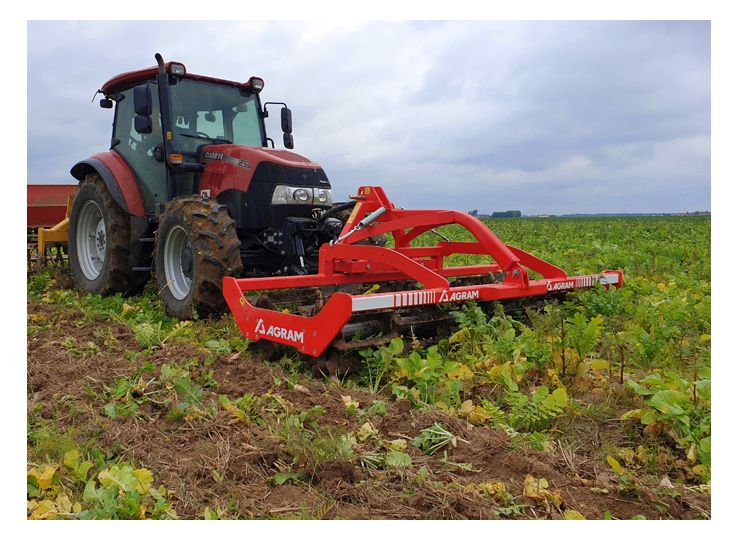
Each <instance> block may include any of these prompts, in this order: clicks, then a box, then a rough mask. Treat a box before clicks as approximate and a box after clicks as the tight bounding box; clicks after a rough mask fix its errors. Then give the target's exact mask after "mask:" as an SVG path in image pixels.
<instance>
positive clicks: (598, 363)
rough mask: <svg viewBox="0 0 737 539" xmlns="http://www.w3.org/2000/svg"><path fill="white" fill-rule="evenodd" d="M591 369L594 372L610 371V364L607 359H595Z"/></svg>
mask: <svg viewBox="0 0 737 539" xmlns="http://www.w3.org/2000/svg"><path fill="white" fill-rule="evenodd" d="M590 366H591V368H592V369H594V370H600V371H608V370H609V362H608V361H607V360H605V359H595V360H594V361H592V362H591V364H590Z"/></svg>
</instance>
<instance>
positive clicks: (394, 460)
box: [384, 451, 412, 468]
mask: <svg viewBox="0 0 737 539" xmlns="http://www.w3.org/2000/svg"><path fill="white" fill-rule="evenodd" d="M384 462H385V463H386V466H387V468H403V467H406V466H412V457H410V456H409V455H408V454H407V453H404V452H403V451H389V452H387V454H386V459H385V461H384Z"/></svg>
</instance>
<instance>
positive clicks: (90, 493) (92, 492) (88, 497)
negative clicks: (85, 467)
mask: <svg viewBox="0 0 737 539" xmlns="http://www.w3.org/2000/svg"><path fill="white" fill-rule="evenodd" d="M97 500H98V496H97V489H96V488H95V481H94V479H91V480H89V481H87V484H86V485H85V487H84V493H83V494H82V501H85V502H96V501H97Z"/></svg>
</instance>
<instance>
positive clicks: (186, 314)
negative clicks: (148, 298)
mask: <svg viewBox="0 0 737 539" xmlns="http://www.w3.org/2000/svg"><path fill="white" fill-rule="evenodd" d="M155 257H156V280H157V282H158V285H159V288H160V289H161V296H162V298H163V300H164V304H165V305H166V310H167V312H168V313H169V315H171V316H174V317H176V318H179V319H182V320H186V319H190V318H192V316H193V315H194V314H195V313H196V314H197V315H199V316H211V315H216V314H220V313H222V312H223V311H224V310H225V298H223V292H222V286H223V277H226V276H229V275H235V274H236V273H237V272H238V271H240V269H241V258H240V240H238V236H237V234H236V227H235V222H234V221H233V219H232V218H231V217H230V215H229V214H228V210H227V208H226V207H225V206H223V205H222V204H218V203H217V202H216V201H214V200H205V199H203V198H201V197H197V196H194V197H181V198H178V199H175V200H173V201H172V202H170V203H169V204H167V206H166V209H165V211H164V213H163V214H162V217H161V220H160V222H159V227H158V230H157V232H156V247H155Z"/></svg>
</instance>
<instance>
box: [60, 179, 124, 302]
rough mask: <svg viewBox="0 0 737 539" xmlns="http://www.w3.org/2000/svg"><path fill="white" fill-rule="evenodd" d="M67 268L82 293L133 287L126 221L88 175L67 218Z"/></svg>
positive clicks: (104, 190) (98, 181)
mask: <svg viewBox="0 0 737 539" xmlns="http://www.w3.org/2000/svg"><path fill="white" fill-rule="evenodd" d="M69 265H70V266H71V268H72V273H73V274H74V281H75V283H76V285H77V288H79V290H80V291H82V292H89V293H93V294H101V295H104V296H105V295H110V294H115V293H117V292H129V291H130V290H131V289H132V288H133V287H134V286H135V284H136V283H135V280H134V278H133V272H132V269H131V264H130V219H129V217H128V214H126V212H125V211H123V209H122V208H120V206H118V204H117V203H116V202H115V201H114V200H113V198H112V197H111V196H110V193H109V192H108V191H107V188H106V187H105V183H104V182H103V181H102V178H100V176H98V175H97V174H88V175H87V176H86V177H85V179H84V180H83V181H82V183H81V184H80V187H79V191H78V192H77V195H76V196H75V197H74V203H73V205H72V212H71V215H70V216H69Z"/></svg>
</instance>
